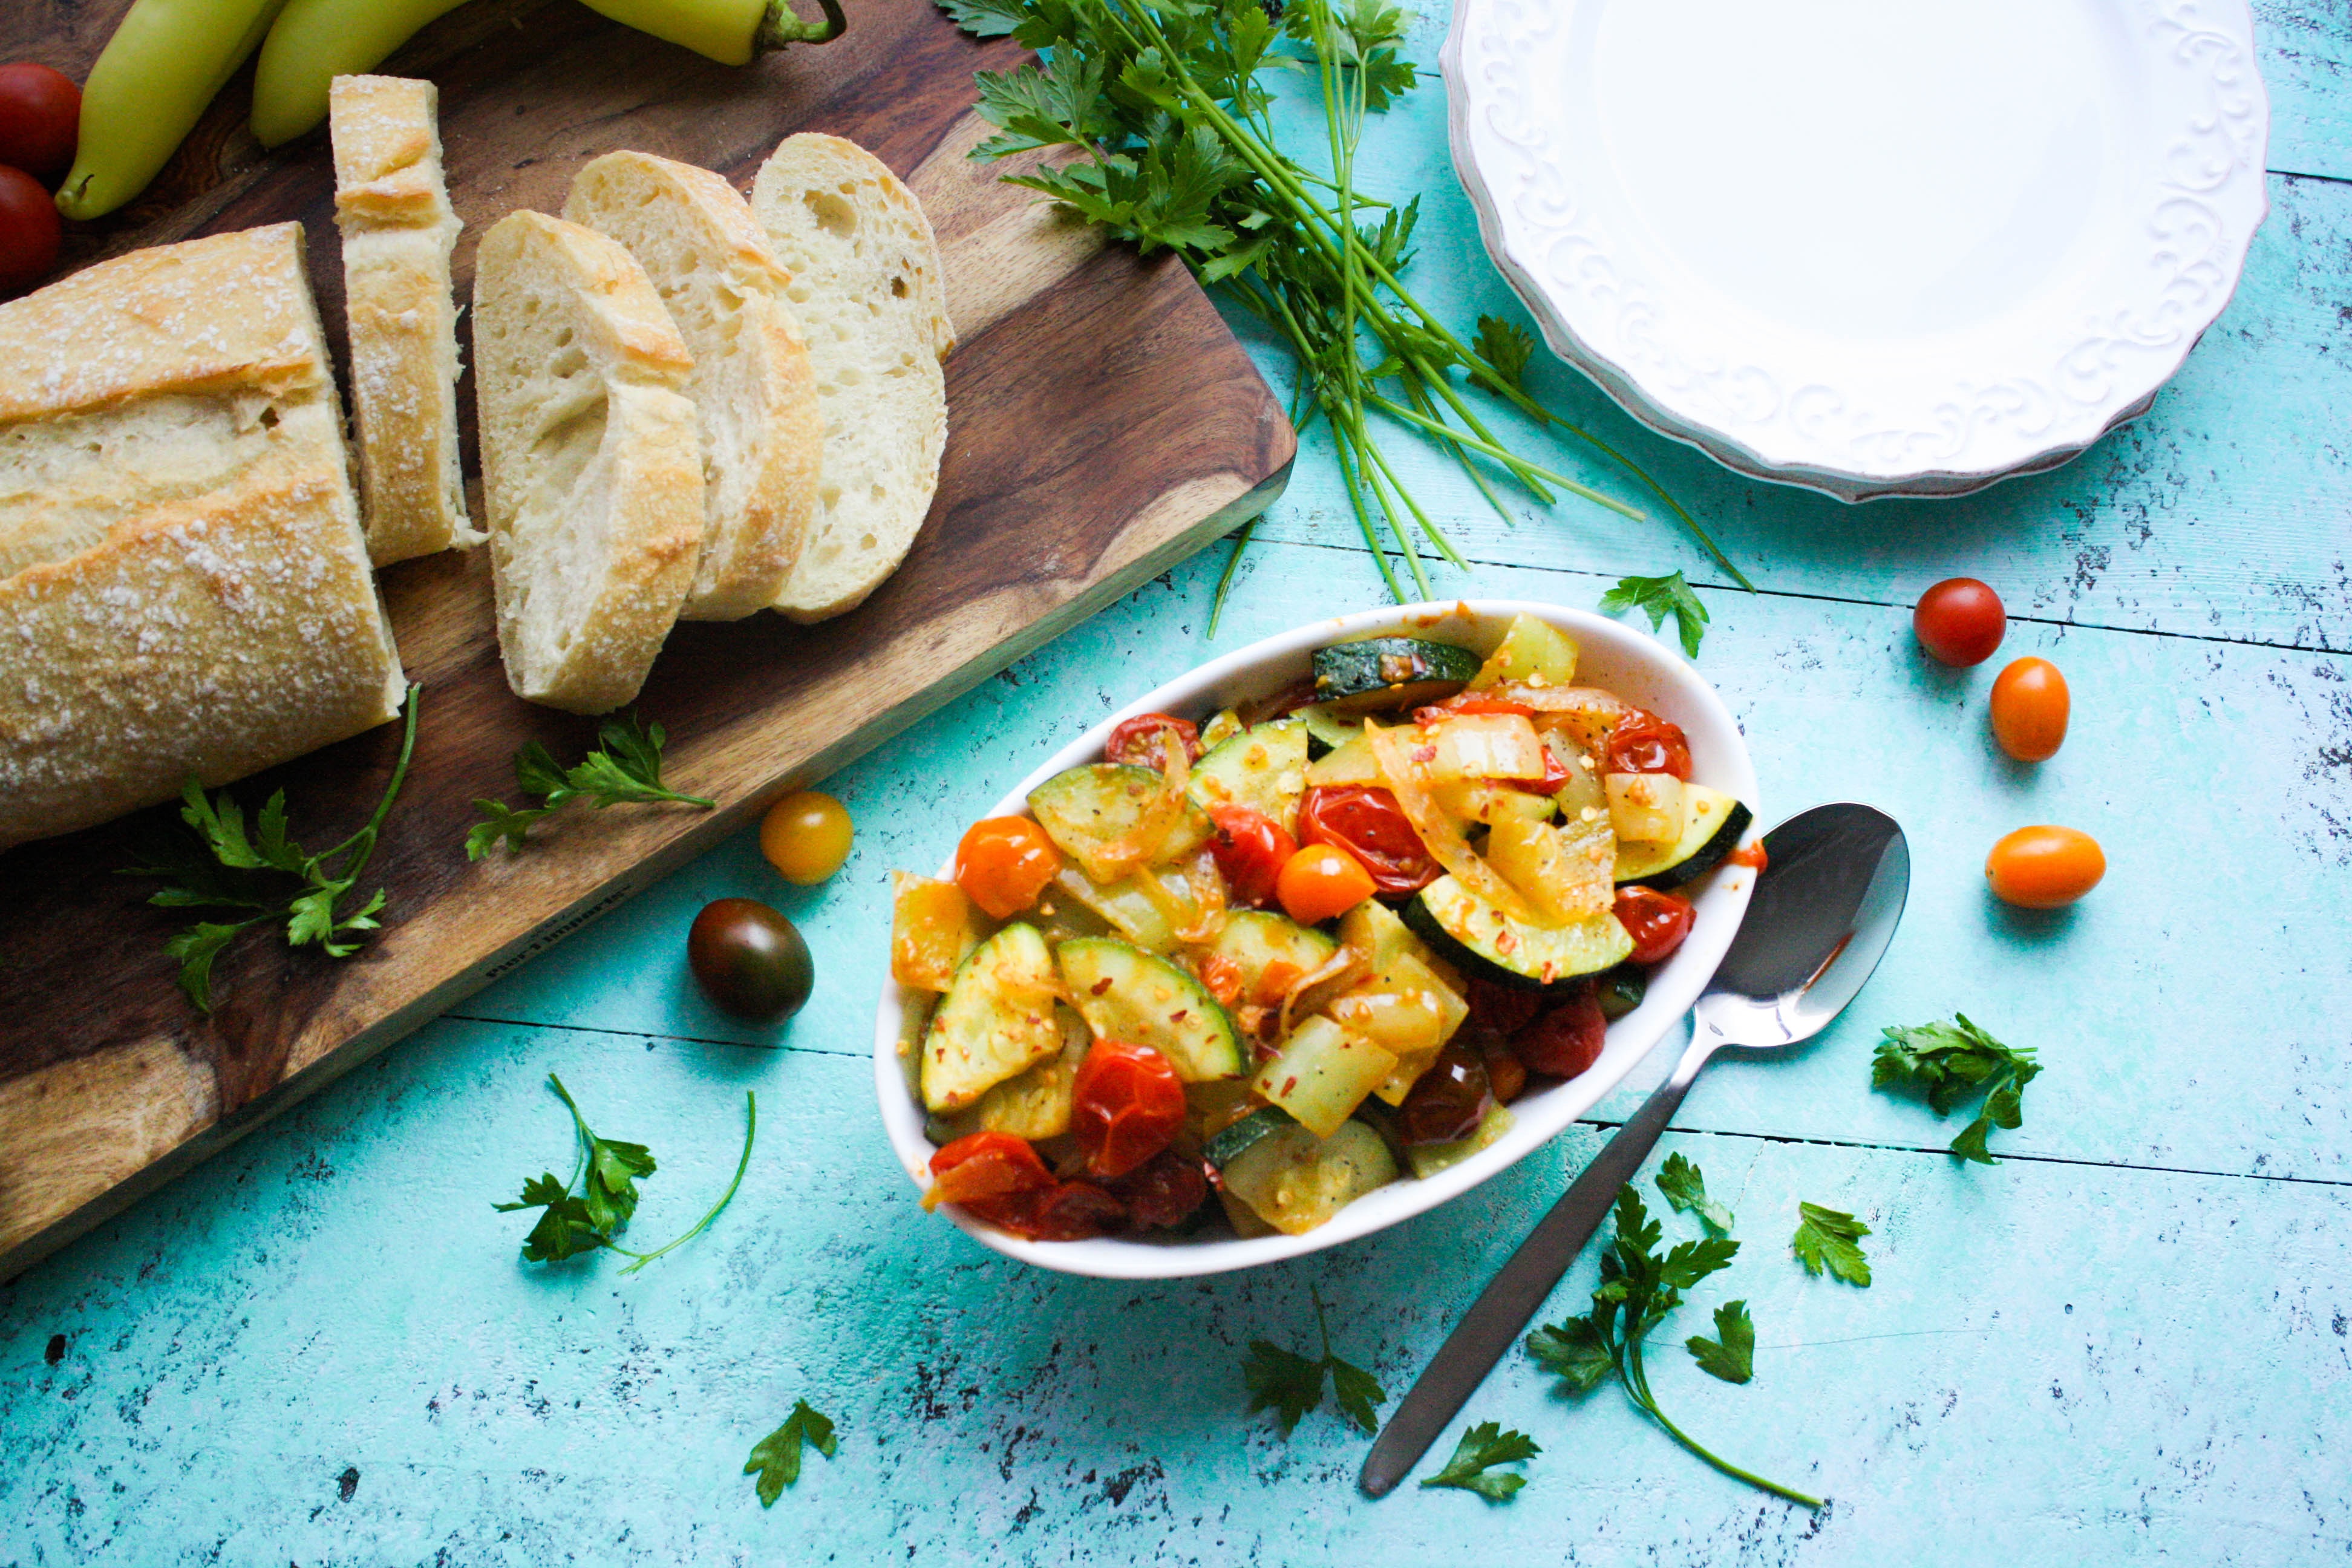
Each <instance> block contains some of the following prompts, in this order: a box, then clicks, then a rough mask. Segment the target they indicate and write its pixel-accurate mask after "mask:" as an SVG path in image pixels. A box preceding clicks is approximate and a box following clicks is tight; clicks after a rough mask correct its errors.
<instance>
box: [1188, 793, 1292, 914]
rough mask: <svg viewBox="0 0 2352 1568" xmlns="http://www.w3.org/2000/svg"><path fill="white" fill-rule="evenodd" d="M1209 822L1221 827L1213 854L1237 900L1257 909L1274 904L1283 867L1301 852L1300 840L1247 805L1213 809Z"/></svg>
mask: <svg viewBox="0 0 2352 1568" xmlns="http://www.w3.org/2000/svg"><path fill="white" fill-rule="evenodd" d="M1209 820H1210V821H1211V822H1213V823H1215V824H1216V826H1217V836H1216V837H1214V838H1212V839H1210V840H1209V853H1210V854H1211V855H1213V856H1214V857H1215V858H1216V862H1217V873H1218V875H1220V876H1222V877H1223V878H1224V879H1225V889H1226V891H1227V892H1228V893H1229V894H1230V895H1231V896H1232V900H1233V901H1234V903H1236V904H1247V905H1249V906H1250V907H1251V908H1253V909H1264V908H1265V906H1266V905H1268V904H1270V903H1272V902H1274V898H1275V886H1276V883H1277V882H1278V881H1279V880H1280V879H1281V878H1282V868H1283V867H1284V866H1286V865H1287V864H1288V863H1289V861H1290V858H1291V857H1292V856H1293V855H1296V854H1297V853H1298V841H1297V839H1295V838H1293V837H1291V836H1290V835H1289V834H1288V833H1286V832H1285V831H1284V830H1283V826H1282V825H1281V824H1280V823H1278V822H1276V821H1275V820H1274V819H1273V818H1272V817H1270V816H1265V814H1264V813H1262V812H1255V811H1252V810H1251V809H1250V808H1249V807H1248V806H1245V805H1214V806H1211V807H1210V808H1209Z"/></svg>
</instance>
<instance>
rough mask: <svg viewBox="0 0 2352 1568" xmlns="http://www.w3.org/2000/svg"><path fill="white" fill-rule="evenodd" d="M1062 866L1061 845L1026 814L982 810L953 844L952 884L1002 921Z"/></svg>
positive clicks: (1024, 905)
mask: <svg viewBox="0 0 2352 1568" xmlns="http://www.w3.org/2000/svg"><path fill="white" fill-rule="evenodd" d="M1061 869H1062V854H1061V851H1060V850H1058V849H1055V847H1054V841H1053V840H1052V839H1050V838H1048V837H1045V829H1044V828H1042V827H1040V826H1037V825H1036V824H1035V823H1034V822H1032V821H1030V820H1029V819H1028V818H1027V817H1025V816H984V817H982V818H981V819H980V820H979V821H978V822H975V823H973V824H972V825H971V826H970V827H967V828H965V829H964V832H963V841H962V842H961V843H960V844H958V845H957V846H956V858H955V880H956V886H957V887H959V888H961V889H963V891H964V896H965V897H966V898H968V899H970V900H971V901H972V902H973V903H975V904H978V905H979V906H980V907H981V908H982V909H983V910H987V911H988V912H989V913H990V914H992V915H993V916H995V917H996V918H997V919H998V920H1001V921H1002V920H1010V919H1012V918H1013V916H1014V915H1017V914H1019V913H1020V912H1021V911H1022V910H1025V909H1027V908H1028V907H1029V906H1030V905H1031V904H1034V903H1035V902H1036V901H1037V895H1038V894H1040V893H1042V892H1044V891H1045V884H1046V883H1048V882H1051V881H1052V880H1053V879H1054V878H1055V876H1056V875H1057V874H1058V873H1059V872H1060V871H1061Z"/></svg>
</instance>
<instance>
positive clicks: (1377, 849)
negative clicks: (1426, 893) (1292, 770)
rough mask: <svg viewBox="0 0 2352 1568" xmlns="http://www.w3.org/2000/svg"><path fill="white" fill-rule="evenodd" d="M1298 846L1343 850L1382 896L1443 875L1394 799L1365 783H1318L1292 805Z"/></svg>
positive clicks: (1411, 889)
mask: <svg viewBox="0 0 2352 1568" xmlns="http://www.w3.org/2000/svg"><path fill="white" fill-rule="evenodd" d="M1298 837H1299V840H1300V842H1301V843H1302V844H1328V845H1330V846H1331V847H1334V848H1337V849H1344V850H1346V851H1347V852H1348V853H1349V854H1350V855H1352V856H1354V857H1355V858H1357V860H1358V861H1360V863H1361V864H1362V866H1363V868H1364V869H1365V870H1367V871H1369V872H1370V873H1371V877H1372V887H1373V888H1374V889H1376V890H1377V891H1380V892H1383V893H1411V892H1416V891H1418V890H1419V889H1423V888H1426V887H1427V886H1429V884H1431V883H1432V882H1434V881H1435V880H1437V879H1438V878H1439V877H1440V876H1442V875H1444V867H1442V866H1440V865H1439V864H1438V863H1437V862H1436V861H1435V860H1433V859H1432V858H1430V854H1429V851H1428V850H1427V849H1425V848H1423V847H1422V843H1421V835H1420V834H1418V833H1415V832H1414V831H1413V830H1412V819H1411V818H1409V817H1407V816H1405V814H1404V807H1402V806H1401V805H1398V804H1397V798H1396V796H1394V795H1391V794H1390V793H1389V792H1388V791H1386V790H1384V789H1380V788H1377V787H1375V786H1373V785H1370V784H1318V785H1316V786H1315V787H1314V788H1313V789H1310V790H1308V791H1307V794H1306V795H1305V796H1304V797H1303V798H1302V799H1301V800H1300V801H1299V803H1298Z"/></svg>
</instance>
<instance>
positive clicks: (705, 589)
mask: <svg viewBox="0 0 2352 1568" xmlns="http://www.w3.org/2000/svg"><path fill="white" fill-rule="evenodd" d="M563 216H565V217H567V218H569V219H571V220H572V222H574V223H579V224H585V225H587V226H589V227H590V228H593V229H594V230H596V231H597V232H598V233H599V234H602V235H604V236H606V237H609V238H612V239H615V240H618V241H619V242H620V243H621V244H622V245H623V246H625V247H627V249H628V251H629V254H631V255H632V256H634V257H635V258H637V260H638V262H639V263H640V264H641V265H643V266H644V268H645V269H646V275H647V276H648V277H650V278H652V279H653V281H654V287H655V288H656V289H658V290H660V292H661V297H662V301H663V303H664V304H666V305H667V306H668V307H669V313H670V319H671V320H672V321H675V322H677V329H678V332H679V335H680V336H682V337H683V338H685V340H686V346H687V348H688V351H689V352H691V353H693V355H694V369H693V370H692V372H690V373H689V374H688V378H687V393H688V395H689V396H690V397H692V398H693V399H694V406H695V409H696V412H697V413H698V416H700V423H701V426H702V477H703V519H702V559H701V562H700V564H699V565H698V567H697V569H696V571H695V575H694V585H693V587H691V588H690V589H688V591H687V595H686V607H685V608H684V609H683V610H682V611H680V612H679V614H680V616H682V617H683V618H684V619H687V620H705V621H716V620H736V619H739V618H740V617H742V616H748V615H751V614H752V613H754V612H755V611H759V610H762V609H765V608H766V607H767V606H768V605H771V604H772V603H773V602H774V600H775V597H776V595H777V594H778V593H780V592H781V591H782V588H783V585H784V578H785V574H787V573H789V572H790V571H791V570H792V566H793V562H794V561H795V560H796V559H798V558H799V555H800V552H801V543H802V541H803V538H804V537H805V536H806V534H807V532H808V528H809V521H810V519H811V516H812V515H813V514H814V511H815V510H816V487H817V458H818V451H819V442H820V439H821V437H822V433H823V428H824V427H823V426H822V425H821V424H820V423H819V418H818V414H817V403H816V381H815V378H814V375H812V374H811V373H810V369H809V355H808V350H807V348H806V347H804V346H803V343H802V342H801V331H800V325H799V323H798V321H796V320H795V319H794V318H793V308H792V305H791V303H790V301H788V300H786V299H785V295H784V291H785V289H786V288H787V287H788V286H789V285H790V284H791V282H792V279H791V276H790V275H789V274H787V273H786V272H785V271H784V269H783V268H782V267H780V266H778V265H777V263H776V258H775V256H774V255H773V253H772V252H771V251H770V250H769V248H768V238H767V236H766V235H765V234H763V233H761V229H760V226H759V224H758V222H757V221H756V220H754V219H753V217H752V216H751V207H750V205H748V204H747V203H745V201H744V200H743V198H742V196H741V195H740V194H739V193H738V192H737V191H736V189H735V187H734V186H732V185H730V184H728V183H727V182H726V181H725V180H722V179H720V178H719V176H718V175H717V174H712V173H711V172H710V171H709V170H708V169H698V168H694V167H692V166H691V165H689V164H686V163H672V162H670V161H669V160H668V159H667V158H656V157H654V156H653V155H652V154H650V153H606V154H605V155H604V156H603V157H601V158H599V159H597V160H596V161H595V162H594V163H590V164H589V165H588V166H587V167H586V168H584V169H583V170H581V171H580V173H579V174H577V175H576V176H574V178H573V179H572V195H571V196H570V198H569V199H568V200H566V201H565V202H564V204H563Z"/></svg>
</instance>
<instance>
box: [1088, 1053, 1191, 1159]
mask: <svg viewBox="0 0 2352 1568" xmlns="http://www.w3.org/2000/svg"><path fill="white" fill-rule="evenodd" d="M1070 1097H1071V1098H1070V1131H1071V1133H1072V1135H1074V1136H1075V1137H1076V1139H1077V1141H1078V1148H1079V1150H1080V1152H1083V1153H1084V1154H1085V1155H1086V1157H1087V1174H1088V1175H1090V1176H1096V1177H1099V1178H1101V1179H1104V1180H1108V1179H1109V1178H1111V1177H1114V1176H1124V1175H1126V1174H1127V1173H1129V1171H1132V1170H1134V1169H1135V1168H1136V1167H1137V1166H1138V1165H1140V1164H1142V1163H1144V1162H1145V1161H1146V1160H1149V1159H1150V1158H1151V1156H1153V1155H1154V1154H1157V1153H1159V1152H1160V1151H1161V1150H1162V1149H1165V1148H1167V1147H1168V1144H1169V1141H1170V1140H1171V1139H1172V1138H1174V1137H1175V1136H1176V1133H1177V1130H1178V1129H1180V1128H1181V1127H1182V1126H1183V1125H1184V1080H1183V1079H1180V1078H1178V1077H1177V1076H1176V1069H1175V1068H1173V1067H1171V1065H1170V1064H1169V1061H1168V1058H1166V1057H1164V1056H1161V1055H1160V1053H1159V1052H1158V1051H1155V1050H1153V1049H1152V1048H1151V1047H1150V1046H1131V1045H1129V1044H1128V1043H1127V1042H1126V1041H1124V1040H1097V1041H1096V1042H1095V1043H1094V1048H1093V1049H1091V1050H1089V1051H1087V1059H1086V1060H1085V1061H1083V1062H1080V1063H1079V1064H1078V1074H1077V1079H1076V1081H1075V1082H1074V1083H1073V1084H1072V1085H1071V1090H1070Z"/></svg>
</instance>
